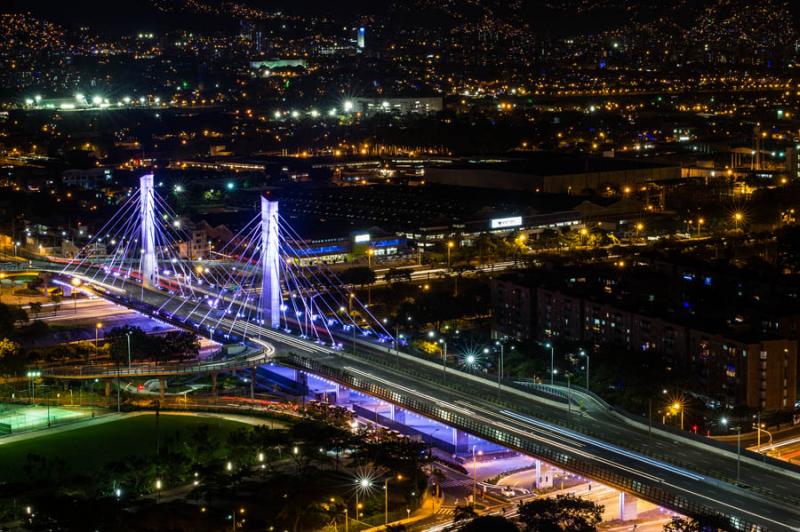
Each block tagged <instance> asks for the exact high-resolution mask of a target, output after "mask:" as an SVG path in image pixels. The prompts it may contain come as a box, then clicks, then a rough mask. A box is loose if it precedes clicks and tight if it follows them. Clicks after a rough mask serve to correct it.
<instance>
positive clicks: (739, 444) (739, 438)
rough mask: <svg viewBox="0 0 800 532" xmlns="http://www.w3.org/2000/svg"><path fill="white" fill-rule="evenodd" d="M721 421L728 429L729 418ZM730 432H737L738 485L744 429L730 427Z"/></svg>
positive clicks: (737, 481)
mask: <svg viewBox="0 0 800 532" xmlns="http://www.w3.org/2000/svg"><path fill="white" fill-rule="evenodd" d="M719 421H720V423H722V426H723V427H725V428H727V427H728V418H726V417H723V418H721V419H720V420H719ZM728 430H735V431H736V483H737V484H738V483H739V478H740V477H741V470H742V427H741V426H738V425H737V426H735V427H730V429H728Z"/></svg>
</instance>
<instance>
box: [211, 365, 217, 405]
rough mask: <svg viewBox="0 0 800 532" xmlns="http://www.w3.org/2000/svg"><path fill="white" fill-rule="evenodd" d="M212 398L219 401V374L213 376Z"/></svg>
mask: <svg viewBox="0 0 800 532" xmlns="http://www.w3.org/2000/svg"><path fill="white" fill-rule="evenodd" d="M211 397H212V398H213V399H214V400H215V401H216V400H217V373H216V372H214V373H212V374H211Z"/></svg>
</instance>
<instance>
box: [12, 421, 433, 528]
mask: <svg viewBox="0 0 800 532" xmlns="http://www.w3.org/2000/svg"><path fill="white" fill-rule="evenodd" d="M423 451H424V445H423V444H421V443H418V442H411V441H408V440H407V439H405V438H397V437H386V438H375V437H374V436H372V435H368V434H366V433H358V434H356V433H353V432H352V431H350V430H349V429H348V428H347V427H339V426H334V425H330V424H327V423H324V422H321V421H317V420H312V419H304V420H300V421H296V422H294V423H292V424H291V425H290V426H289V427H288V428H285V429H275V430H273V429H269V428H267V427H266V426H258V427H247V428H242V429H238V430H235V431H232V432H229V433H227V434H226V433H224V432H221V431H218V430H214V429H213V428H212V427H210V426H207V425H203V426H200V427H198V428H197V429H195V430H193V431H191V432H190V433H188V434H182V433H180V432H176V433H174V435H171V436H170V437H168V438H164V439H162V440H161V444H160V446H159V451H158V454H157V455H156V456H155V457H153V456H147V455H143V454H137V455H133V456H130V457H128V458H126V459H124V460H120V461H117V462H113V463H109V464H106V465H105V466H104V467H101V468H100V469H97V470H93V471H72V470H70V468H69V464H68V463H64V461H63V460H58V459H53V460H50V459H46V458H43V457H40V456H35V455H29V456H28V458H27V461H26V465H25V472H26V476H25V480H24V481H22V482H20V483H17V484H15V485H7V486H5V487H0V506H2V500H3V498H4V497H3V496H5V498H10V497H12V496H16V497H19V495H20V494H21V493H23V494H25V495H26V496H28V495H30V496H32V499H31V501H30V502H32V504H33V506H34V507H36V508H39V509H41V511H42V512H47V515H48V516H49V517H52V518H53V519H54V520H55V521H56V522H57V523H58V524H59V525H60V526H63V527H65V529H73V526H74V528H75V529H78V528H79V529H84V528H87V529H95V528H99V529H105V528H108V529H114V528H115V523H112V522H111V521H110V520H113V519H118V516H119V514H120V512H119V511H116V512H114V511H109V510H110V509H111V510H113V509H115V508H118V504H119V503H118V502H117V501H116V499H117V498H118V497H119V496H120V495H118V494H123V495H122V497H123V498H124V500H125V501H130V500H132V499H134V498H138V497H141V496H147V495H150V496H152V495H154V492H156V491H157V490H158V489H159V486H160V487H161V489H162V490H164V491H166V490H172V489H175V488H177V487H180V486H190V487H191V486H192V484H193V483H195V481H196V483H195V487H194V489H193V490H192V492H191V493H190V494H189V495H187V496H186V497H185V499H184V498H182V497H181V500H175V501H174V502H172V503H169V507H170V515H172V514H186V516H185V518H186V519H188V520H190V521H192V525H191V526H188V527H186V528H181V529H184V530H221V529H223V526H228V527H230V521H227V523H228V524H227V525H225V524H224V523H225V522H226V520H227V519H229V517H226V516H228V515H229V513H230V511H231V509H233V508H235V509H239V508H246V511H247V513H246V517H247V521H248V525H250V526H256V528H253V529H259V530H263V529H266V528H267V526H270V525H272V526H275V527H276V529H278V530H292V531H301V530H320V529H322V528H324V527H325V526H326V525H328V524H329V523H331V522H332V521H333V520H338V522H339V523H340V525H341V524H342V523H343V521H342V519H343V516H344V510H345V508H350V509H352V507H353V502H352V500H351V499H352V498H353V497H354V496H355V491H354V488H355V486H356V483H355V479H354V476H353V472H354V471H356V470H357V471H364V472H365V474H368V475H370V478H372V479H373V480H372V483H373V487H372V489H371V490H370V491H365V492H363V493H361V494H360V495H361V499H360V502H361V503H362V504H363V512H364V515H365V518H366V517H368V516H370V515H374V514H382V512H383V497H384V496H383V493H382V492H381V491H380V490H379V487H378V486H379V485H380V484H382V477H383V476H386V475H391V476H392V477H395V478H396V479H399V478H402V480H395V481H394V482H393V485H392V490H391V493H390V500H391V501H392V504H393V505H394V506H395V507H397V508H403V509H404V508H413V507H415V505H416V504H417V501H418V499H419V496H420V494H421V493H422V491H423V490H424V487H425V485H426V478H425V475H424V473H423V470H422V465H423V462H424V460H425V459H426V456H427V454H426V453H424V452H423ZM396 475H400V476H397V477H396ZM158 481H160V484H158V483H157V482H158ZM118 490H119V491H118ZM125 501H123V504H125V505H126V507H128V510H129V512H124V513H125V514H126V515H128V517H127V518H126V519H133V520H134V521H136V522H137V523H138V522H139V521H138V520H139V517H142V518H146V517H147V515H150V514H152V513H153V512H157V511H158V510H159V509H160V508H161V507H162V506H165V504H164V503H162V504H161V505H154V504H153V502H154V501H153V499H150V500H149V501H147V500H139V501H138V502H137V503H136V505H135V506H132V505H131V504H130V503H129V502H125ZM187 506H193V507H194V510H193V511H190V510H188V511H187ZM200 506H202V507H203V510H202V512H200V511H199V508H200ZM78 508H83V509H84V510H85V509H88V508H93V510H92V511H90V512H88V514H87V513H86V512H85V511H77V509H78ZM95 510H96V511H95ZM137 510H138V512H137ZM352 517H354V516H353V515H352V514H351V518H352ZM169 523H170V524H171V525H172V524H173V523H174V521H173V520H172V519H171V518H170V519H169ZM251 523H252V525H251ZM163 524H164V523H163V522H162V523H160V524H158V523H156V524H154V525H153V526H154V527H153V528H149V527H148V526H146V525H141V526H140V525H139V524H137V529H140V530H151V529H152V530H160V529H161V528H158V527H159V526H163Z"/></svg>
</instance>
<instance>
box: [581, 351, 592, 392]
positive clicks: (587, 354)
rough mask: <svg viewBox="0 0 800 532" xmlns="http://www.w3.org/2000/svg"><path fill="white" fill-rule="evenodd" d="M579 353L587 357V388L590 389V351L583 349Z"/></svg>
mask: <svg viewBox="0 0 800 532" xmlns="http://www.w3.org/2000/svg"><path fill="white" fill-rule="evenodd" d="M578 353H580V354H581V355H582V356H585V357H586V389H587V390H588V389H589V362H590V359H589V352H588V351H586V350H585V349H581V350H580V351H578Z"/></svg>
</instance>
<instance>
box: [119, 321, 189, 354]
mask: <svg viewBox="0 0 800 532" xmlns="http://www.w3.org/2000/svg"><path fill="white" fill-rule="evenodd" d="M129 340H130V349H131V359H132V360H156V361H162V360H172V359H178V360H185V359H187V358H192V357H194V356H197V353H198V352H199V351H200V342H199V341H198V340H197V337H196V336H194V335H193V334H191V333H188V332H183V331H170V332H167V333H165V334H162V335H157V336H155V335H152V336H151V335H148V334H146V333H145V332H144V331H143V330H141V329H140V328H138V327H129V326H125V327H115V328H114V329H111V331H109V332H108V334H106V341H107V342H108V343H109V352H110V354H111V358H112V359H114V360H118V361H120V362H125V361H127V358H128V341H129Z"/></svg>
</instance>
